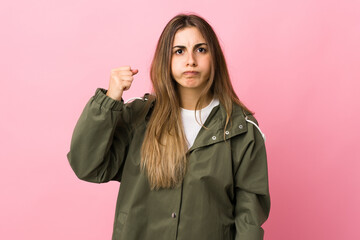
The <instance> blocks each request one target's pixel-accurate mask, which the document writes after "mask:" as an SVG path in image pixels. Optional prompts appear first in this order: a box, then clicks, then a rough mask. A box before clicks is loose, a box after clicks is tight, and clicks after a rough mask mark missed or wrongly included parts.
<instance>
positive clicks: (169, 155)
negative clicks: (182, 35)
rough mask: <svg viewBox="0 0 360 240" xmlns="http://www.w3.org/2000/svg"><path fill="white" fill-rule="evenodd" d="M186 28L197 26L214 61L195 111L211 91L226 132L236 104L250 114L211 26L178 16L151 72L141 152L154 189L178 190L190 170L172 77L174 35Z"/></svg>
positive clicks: (161, 40) (194, 17)
mask: <svg viewBox="0 0 360 240" xmlns="http://www.w3.org/2000/svg"><path fill="white" fill-rule="evenodd" d="M187 27H196V28H197V29H198V30H199V31H200V32H201V34H202V35H203V37H204V39H205V41H206V43H207V45H208V49H209V53H210V55H211V59H212V61H211V73H210V77H209V80H208V81H207V84H206V86H205V87H204V89H203V91H202V93H201V95H200V98H199V101H198V102H197V104H196V107H195V109H199V106H203V105H204V103H205V101H206V96H207V95H208V93H209V91H210V93H211V95H212V96H213V97H215V98H217V99H219V101H220V103H221V104H222V105H223V106H224V108H225V110H226V115H227V117H226V124H225V126H224V127H225V128H224V129H226V126H227V125H228V123H229V120H230V116H231V113H232V109H233V106H232V105H233V103H235V104H238V105H240V106H241V107H243V108H244V109H245V110H246V111H248V112H250V111H249V110H248V109H247V108H246V107H245V106H244V104H242V103H241V102H240V100H239V98H238V97H237V96H236V93H235V91H234V89H233V87H232V85H231V82H230V77H229V73H228V69H227V65H226V62H225V58H224V55H223V52H222V50H221V47H220V44H219V41H218V38H217V36H216V34H215V32H214V30H213V29H212V27H211V26H210V25H209V24H208V23H207V22H206V21H205V20H204V19H203V18H201V17H199V16H197V15H194V14H189V15H187V14H179V15H177V16H175V17H174V18H172V19H171V20H170V21H169V22H168V24H167V25H166V26H165V28H164V30H163V32H162V33H161V35H160V38H159V40H158V43H157V47H156V50H155V54H154V58H153V61H152V64H151V70H150V77H151V81H152V85H153V91H154V94H155V96H156V103H155V106H154V109H153V112H152V114H151V117H150V121H149V123H148V126H147V130H146V134H145V138H144V142H143V145H142V149H141V170H144V169H146V173H147V176H148V180H149V184H150V187H151V189H160V188H173V187H176V186H177V185H178V184H179V183H181V181H182V180H183V178H184V175H185V173H186V169H187V156H186V153H187V150H188V147H187V141H186V138H185V134H184V130H183V125H182V121H181V110H180V97H179V93H178V91H177V86H176V82H175V80H174V79H173V77H172V74H171V58H172V47H173V46H172V45H173V42H174V36H175V34H176V33H177V31H179V30H180V29H184V28H187ZM224 131H225V130H224Z"/></svg>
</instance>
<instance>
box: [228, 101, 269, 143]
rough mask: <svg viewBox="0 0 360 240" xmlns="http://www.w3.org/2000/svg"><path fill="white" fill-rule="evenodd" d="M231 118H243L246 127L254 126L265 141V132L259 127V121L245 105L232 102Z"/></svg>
mask: <svg viewBox="0 0 360 240" xmlns="http://www.w3.org/2000/svg"><path fill="white" fill-rule="evenodd" d="M233 118H241V119H244V120H245V122H246V125H247V128H255V129H256V130H257V131H258V132H259V133H260V134H261V136H262V137H263V139H264V141H265V134H264V133H263V132H262V130H261V129H260V127H259V122H258V120H257V119H256V118H255V116H254V113H253V112H250V111H249V110H247V109H246V108H245V107H243V106H241V105H238V104H234V105H233Z"/></svg>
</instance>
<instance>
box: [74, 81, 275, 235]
mask: <svg viewBox="0 0 360 240" xmlns="http://www.w3.org/2000/svg"><path fill="white" fill-rule="evenodd" d="M105 94H106V90H105V89H102V88H98V89H97V90H96V92H95V95H94V96H93V97H91V98H90V100H89V101H88V102H87V104H86V106H85V108H84V110H83V112H82V113H81V115H80V118H79V120H78V122H77V124H76V126H75V129H74V132H73V135H72V139H71V146H70V151H69V153H68V154H67V158H68V160H69V163H70V165H71V167H72V169H73V171H74V172H75V174H76V175H77V177H78V178H80V179H82V180H85V181H88V182H94V183H105V182H108V181H112V180H114V181H119V182H121V184H120V189H119V194H118V199H117V204H116V210H115V219H114V226H113V236H112V239H113V240H171V239H174V240H260V239H263V236H264V231H263V229H262V227H261V225H262V224H263V223H264V222H265V221H266V219H267V218H268V216H269V212H270V195H269V187H268V171H267V158H266V150H265V144H264V140H263V138H262V135H261V133H260V132H259V130H258V129H257V128H256V127H255V126H254V125H253V124H251V123H249V122H247V121H246V120H245V115H244V112H243V110H242V109H241V107H240V106H237V105H234V110H233V114H232V117H231V123H229V124H228V127H227V129H224V126H225V120H226V112H225V109H224V108H223V106H222V105H221V104H220V105H219V106H216V107H214V109H213V110H212V112H211V113H210V115H209V117H208V118H207V120H206V122H205V123H204V125H205V126H206V127H207V129H205V128H201V130H200V132H199V134H198V135H197V137H196V139H195V142H194V144H193V146H192V147H191V148H190V149H189V152H188V161H189V163H188V169H187V172H186V175H185V177H184V179H183V181H182V183H181V184H179V185H178V186H177V187H175V188H173V189H160V190H153V191H151V190H150V187H149V183H148V180H147V177H146V176H145V175H143V174H142V173H141V172H140V151H141V145H142V142H143V139H144V135H145V131H146V126H147V122H148V120H149V116H150V115H151V110H152V108H153V106H154V104H156V100H155V99H154V97H153V96H151V95H147V96H145V97H144V98H143V99H142V100H139V99H137V100H135V101H133V102H131V103H127V104H124V102H123V101H116V100H113V99H111V98H110V97H108V96H106V95H105ZM145 98H146V99H145ZM247 117H248V118H250V119H251V120H252V121H253V122H255V123H257V122H256V120H255V118H254V117H253V116H251V115H247ZM224 133H225V134H224ZM224 138H225V139H224ZM89 211H91V209H89Z"/></svg>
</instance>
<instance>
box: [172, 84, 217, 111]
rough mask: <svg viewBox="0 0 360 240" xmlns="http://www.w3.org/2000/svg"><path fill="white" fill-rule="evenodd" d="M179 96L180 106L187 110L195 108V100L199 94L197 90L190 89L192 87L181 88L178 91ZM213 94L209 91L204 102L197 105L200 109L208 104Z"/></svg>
mask: <svg viewBox="0 0 360 240" xmlns="http://www.w3.org/2000/svg"><path fill="white" fill-rule="evenodd" d="M179 96H180V107H182V108H184V109H187V110H195V106H196V103H197V101H198V100H199V97H200V94H199V93H198V91H192V89H186V90H185V89H183V90H180V91H179ZM212 98H213V96H212V94H211V93H210V92H209V93H208V94H207V95H206V97H205V102H204V103H203V104H202V105H201V106H199V108H200V109H202V108H204V107H206V106H207V105H209V104H210V102H211V100H212Z"/></svg>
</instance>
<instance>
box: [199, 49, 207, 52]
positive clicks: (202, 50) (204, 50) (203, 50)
mask: <svg viewBox="0 0 360 240" xmlns="http://www.w3.org/2000/svg"><path fill="white" fill-rule="evenodd" d="M198 51H199V52H206V49H205V48H198Z"/></svg>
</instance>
